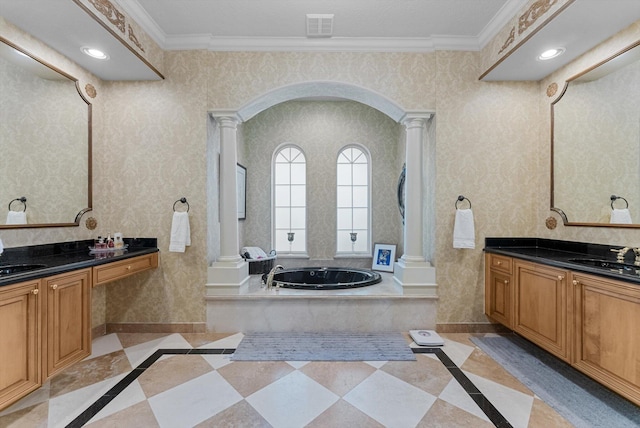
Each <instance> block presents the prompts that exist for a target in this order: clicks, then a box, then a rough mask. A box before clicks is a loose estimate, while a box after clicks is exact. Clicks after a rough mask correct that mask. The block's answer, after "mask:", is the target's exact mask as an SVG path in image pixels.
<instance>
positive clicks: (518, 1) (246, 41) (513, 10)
mask: <svg viewBox="0 0 640 428" xmlns="http://www.w3.org/2000/svg"><path fill="white" fill-rule="evenodd" d="M114 1H117V0H114ZM526 3H527V0H509V1H507V2H506V3H505V5H504V6H503V7H502V8H501V9H500V11H499V12H498V13H497V14H496V16H495V17H494V18H493V19H492V20H491V22H489V23H488V24H487V26H486V27H485V28H484V29H483V30H482V31H481V32H480V34H479V35H478V36H470V37H461V36H448V35H434V36H432V37H424V38H400V37H398V38H375V37H371V38H368V37H367V38H365V37H363V38H359V37H331V38H306V37H214V36H213V35H211V34H188V35H180V36H169V35H167V34H166V33H165V32H164V31H163V30H162V29H161V28H160V27H159V26H158V24H157V23H156V22H155V21H154V20H153V19H152V18H151V16H149V14H148V13H147V12H146V10H145V9H144V8H143V7H142V6H141V5H140V3H139V2H138V1H137V0H121V1H119V2H118V4H119V5H120V6H121V8H122V9H123V10H124V11H125V13H127V14H128V15H129V16H130V17H131V18H132V19H133V20H134V21H136V22H137V23H138V24H139V25H140V26H141V27H142V29H144V31H146V32H147V34H148V35H149V36H150V37H151V38H153V39H154V41H155V42H156V43H157V44H158V45H159V46H160V47H161V48H162V49H163V50H192V49H207V50H210V51H274V52H284V51H289V52H290V51H294V52H295V51H319V52H336V51H339V52H433V51H437V50H458V51H479V50H480V49H482V48H483V47H484V46H485V45H486V44H487V43H488V42H489V41H490V40H491V39H492V38H493V37H495V35H496V34H497V33H498V32H499V31H500V30H501V29H502V28H503V27H504V26H505V25H506V24H507V23H508V22H509V20H510V19H512V18H513V17H514V16H515V15H516V14H517V13H518V12H519V11H520V9H521V8H522V7H523V6H524V5H525V4H526Z"/></svg>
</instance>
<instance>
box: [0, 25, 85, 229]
mask: <svg viewBox="0 0 640 428" xmlns="http://www.w3.org/2000/svg"><path fill="white" fill-rule="evenodd" d="M0 94H2V96H1V97H0V117H1V118H2V120H0V228H24V227H52V226H77V225H78V224H79V222H80V217H81V216H82V214H84V213H85V212H86V211H89V210H90V209H91V104H90V103H89V102H88V101H87V100H86V99H85V98H84V97H83V96H82V93H81V92H80V90H79V88H78V82H77V79H75V78H73V77H72V76H70V75H68V74H66V73H65V72H63V71H61V70H59V69H57V68H55V67H53V66H51V65H48V64H46V63H44V62H43V61H41V60H39V59H37V58H36V57H34V56H32V55H30V54H29V53H28V52H26V51H24V50H22V49H21V48H19V47H18V46H15V45H14V44H12V43H11V42H9V41H7V40H5V39H3V38H1V37H0ZM21 212H24V214H20V213H21ZM25 221H26V224H25Z"/></svg>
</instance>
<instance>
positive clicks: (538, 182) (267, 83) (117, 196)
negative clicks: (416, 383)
mask: <svg viewBox="0 0 640 428" xmlns="http://www.w3.org/2000/svg"><path fill="white" fill-rule="evenodd" d="M2 23H3V22H2V21H0V24H2ZM0 30H2V33H6V32H7V31H6V30H7V26H6V25H3V26H0ZM9 32H10V33H14V35H15V29H12V31H9ZM3 35H4V34H3ZM637 36H638V30H637V28H636V30H635V37H636V38H638V37H637ZM18 39H24V36H23V35H19V37H18ZM31 45H32V46H34V45H37V44H36V43H34V42H33V41H32V42H31ZM614 46H615V43H613V44H611V45H609V46H605V47H603V48H602V50H603V51H609V52H610V51H611V50H612V49H613V47H614ZM601 54H602V53H600V55H601ZM50 56H51V55H50ZM480 56H481V55H480V54H479V53H477V52H446V51H444V52H434V53H426V54H410V53H371V54H368V53H299V52H298V53H251V52H205V51H184V52H183V51H176V52H166V53H165V58H164V61H165V62H164V64H163V65H164V66H163V72H164V73H165V75H166V80H164V81H162V82H100V81H98V80H97V79H96V78H94V77H92V76H90V75H88V74H87V73H86V72H85V73H81V74H82V78H83V79H85V80H84V81H83V85H82V86H84V82H87V81H89V82H91V83H92V84H93V85H94V86H96V87H97V89H98V95H97V97H96V99H95V100H93V101H92V102H93V105H94V115H93V117H94V122H93V123H94V127H93V130H94V211H93V212H92V213H90V215H91V216H94V217H95V218H96V219H97V220H98V223H99V227H98V230H96V231H94V232H90V231H87V230H86V229H85V228H84V227H83V226H81V227H80V228H64V229H44V230H38V231H33V230H11V231H2V232H1V233H0V237H2V239H3V240H4V241H5V244H7V246H19V245H28V244H34V243H42V242H55V241H63V240H70V239H80V238H86V237H90V236H93V235H95V234H97V233H98V232H100V233H103V234H104V232H115V231H121V232H123V233H124V234H125V236H152V237H153V236H155V237H158V241H159V247H160V250H161V256H160V267H159V268H158V269H156V270H155V271H153V272H148V273H143V274H140V275H136V276H133V277H132V278H130V279H127V280H123V281H120V282H118V283H114V284H111V285H108V286H106V287H103V288H100V289H96V290H95V293H94V299H95V300H97V304H94V307H95V306H98V309H97V310H95V311H94V317H93V322H94V325H95V324H98V323H100V322H104V321H108V322H161V323H167V322H203V321H204V319H205V310H204V300H203V295H204V283H205V282H206V270H207V258H206V254H207V247H206V235H207V216H208V215H212V214H210V213H209V214H208V213H207V210H206V203H207V200H206V184H207V182H206V180H207V171H206V168H207V167H206V165H207V160H206V139H207V120H208V119H207V111H209V110H213V109H232V110H233V109H238V108H240V107H242V106H243V105H245V104H246V103H248V102H249V101H251V100H252V99H254V98H256V97H258V96H260V95H262V94H264V93H265V92H267V91H269V90H272V89H274V88H278V87H281V86H284V85H287V84H291V83H296V82H306V81H313V80H322V81H327V80H329V81H340V82H345V83H351V84H355V85H360V86H362V87H365V88H367V89H369V90H372V91H375V92H378V93H380V94H382V95H384V96H386V97H388V98H389V99H391V100H393V101H395V102H396V103H397V104H398V105H400V106H401V107H402V108H404V109H405V110H427V111H429V110H431V111H435V112H436V116H435V119H433V120H435V121H436V122H437V128H436V127H435V126H433V127H431V128H430V131H429V133H430V134H432V135H431V136H432V137H433V138H432V139H431V140H430V144H435V146H436V150H435V153H436V154H435V159H427V160H425V165H427V166H430V167H433V168H435V169H436V175H437V181H436V186H435V189H426V192H433V193H434V198H433V199H434V200H435V207H434V216H435V228H434V230H433V231H431V230H427V231H425V233H435V247H434V248H433V253H434V256H433V258H432V262H433V264H434V265H435V267H436V270H437V278H436V279H437V283H438V285H439V295H440V301H439V309H438V322H439V323H469V322H485V321H486V318H485V317H484V315H483V296H484V290H483V267H484V262H483V253H482V247H483V240H484V237H485V236H547V237H553V238H557V239H576V240H584V241H594V242H602V243H618V242H619V243H625V244H629V245H640V231H635V230H634V231H624V235H623V233H622V232H621V231H620V230H614V229H600V230H594V229H593V228H565V227H563V226H559V227H558V228H557V229H555V230H554V231H549V230H547V229H546V228H545V227H544V220H545V218H547V217H548V216H549V215H551V214H550V211H549V119H548V117H549V113H548V105H549V102H550V101H549V99H548V97H547V96H546V95H545V90H546V87H547V85H548V84H549V83H550V81H548V80H545V81H543V82H542V84H539V83H536V82H493V83H485V82H480V81H478V76H479V75H480V74H481V73H482V71H483V70H482V67H481V65H480V63H481V61H480ZM53 57H55V55H53ZM54 60H55V62H57V64H56V65H58V66H60V67H61V68H62V69H64V70H65V71H66V70H68V69H70V68H71V69H73V70H77V67H76V66H74V65H73V64H69V63H68V62H67V61H65V60H64V59H61V58H59V57H57V58H54ZM591 60H593V58H591ZM587 62H588V61H587ZM72 74H73V72H72ZM559 75H560V76H561V75H562V74H559ZM552 79H553V77H552ZM285 107H286V106H285ZM267 114H269V113H267ZM245 155H246V156H247V157H248V156H250V154H249V152H248V151H247V153H246V154H245ZM392 178H393V181H394V182H395V180H396V179H397V176H396V174H393V175H392ZM459 194H463V195H465V196H466V197H468V198H469V199H470V200H471V201H472V203H473V210H474V214H475V221H476V244H477V245H476V249H474V250H454V249H453V248H452V239H451V238H452V231H453V218H454V204H455V201H456V197H457V196H458V195H459ZM182 196H185V197H187V198H188V200H189V203H190V205H191V211H190V219H191V230H192V245H191V247H189V248H188V249H187V251H186V252H185V253H170V252H168V246H169V232H170V224H171V215H172V212H171V208H172V205H173V202H174V201H175V200H176V199H178V198H180V197H182ZM395 210H396V207H395V204H393V207H392V208H389V212H391V211H393V212H395ZM249 214H251V213H249ZM245 235H246V233H245ZM245 239H249V237H248V236H246V238H245ZM429 239H430V238H429V237H427V238H425V241H428V240H429ZM634 241H635V242H634Z"/></svg>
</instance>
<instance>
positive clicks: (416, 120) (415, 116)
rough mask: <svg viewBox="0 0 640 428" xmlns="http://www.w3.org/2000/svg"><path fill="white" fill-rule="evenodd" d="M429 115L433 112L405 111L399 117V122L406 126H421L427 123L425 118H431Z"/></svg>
mask: <svg viewBox="0 0 640 428" xmlns="http://www.w3.org/2000/svg"><path fill="white" fill-rule="evenodd" d="M431 116H433V114H431V113H423V112H415V113H414V112H407V113H406V114H405V115H404V116H402V118H401V119H400V123H402V124H403V125H404V126H406V127H407V128H415V127H421V126H424V125H425V124H426V123H427V120H429V119H431Z"/></svg>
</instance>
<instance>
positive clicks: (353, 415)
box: [306, 400, 383, 428]
mask: <svg viewBox="0 0 640 428" xmlns="http://www.w3.org/2000/svg"><path fill="white" fill-rule="evenodd" d="M329 427H352V428H383V425H382V424H380V423H378V422H377V421H376V420H375V419H373V418H370V417H369V416H367V415H366V414H364V413H362V412H361V411H360V410H358V409H356V408H355V407H353V406H352V405H351V404H349V403H347V402H346V401H344V400H338V401H337V402H336V403H335V404H334V405H333V406H331V407H329V408H328V409H327V410H325V411H324V412H323V413H322V414H320V416H318V417H317V418H315V419H314V420H313V421H312V422H311V423H309V424H308V425H307V426H306V428H329Z"/></svg>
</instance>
